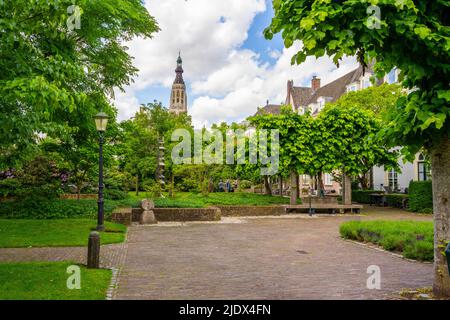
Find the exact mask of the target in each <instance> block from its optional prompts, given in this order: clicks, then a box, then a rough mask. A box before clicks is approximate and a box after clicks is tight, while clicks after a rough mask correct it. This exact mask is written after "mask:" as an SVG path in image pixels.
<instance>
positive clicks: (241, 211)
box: [218, 206, 286, 217]
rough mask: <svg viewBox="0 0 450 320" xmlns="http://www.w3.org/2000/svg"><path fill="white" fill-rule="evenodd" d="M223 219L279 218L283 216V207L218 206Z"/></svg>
mask: <svg viewBox="0 0 450 320" xmlns="http://www.w3.org/2000/svg"><path fill="white" fill-rule="evenodd" d="M218 208H219V209H220V211H221V213H222V216H223V217H246V216H247V217H257V216H280V215H282V214H285V213H286V211H285V208H284V207H283V206H261V207H256V206H218Z"/></svg>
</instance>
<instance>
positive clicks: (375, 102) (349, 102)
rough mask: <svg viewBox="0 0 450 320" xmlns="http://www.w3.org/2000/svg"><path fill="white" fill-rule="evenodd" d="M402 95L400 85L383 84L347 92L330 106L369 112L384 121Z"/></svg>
mask: <svg viewBox="0 0 450 320" xmlns="http://www.w3.org/2000/svg"><path fill="white" fill-rule="evenodd" d="M404 95H405V94H404V93H403V91H402V87H401V86H400V85H398V84H387V83H383V84H382V85H379V86H378V85H376V86H371V87H369V88H366V89H364V90H358V91H351V92H348V93H346V94H344V95H343V96H341V97H340V98H339V99H338V100H337V101H336V102H334V103H333V104H332V105H335V106H337V107H339V108H358V109H362V110H369V111H372V115H375V116H376V117H378V118H380V119H385V118H386V116H387V113H388V111H389V110H392V109H393V108H394V107H395V106H396V103H397V100H398V99H399V98H400V97H401V96H404Z"/></svg>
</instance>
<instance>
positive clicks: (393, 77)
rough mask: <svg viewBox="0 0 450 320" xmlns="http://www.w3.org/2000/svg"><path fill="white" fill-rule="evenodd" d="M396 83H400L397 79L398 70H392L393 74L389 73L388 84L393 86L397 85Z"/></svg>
mask: <svg viewBox="0 0 450 320" xmlns="http://www.w3.org/2000/svg"><path fill="white" fill-rule="evenodd" d="M396 82H398V79H397V69H396V68H394V69H392V70H391V72H389V73H388V75H387V83H388V84H392V83H396Z"/></svg>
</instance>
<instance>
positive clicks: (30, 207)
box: [0, 198, 138, 219]
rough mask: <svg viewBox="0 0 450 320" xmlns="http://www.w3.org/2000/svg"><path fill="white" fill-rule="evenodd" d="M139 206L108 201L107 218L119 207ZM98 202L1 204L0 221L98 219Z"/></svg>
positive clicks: (70, 201)
mask: <svg viewBox="0 0 450 320" xmlns="http://www.w3.org/2000/svg"><path fill="white" fill-rule="evenodd" d="M123 206H135V207H137V206H138V201H136V200H132V199H126V200H119V201H114V200H106V201H105V217H106V219H109V218H110V217H111V212H112V211H113V210H114V209H115V208H118V207H123ZM96 217H97V200H88V199H86V200H85V199H81V200H66V199H51V200H48V199H42V198H28V199H26V200H23V201H20V200H17V201H5V202H1V203H0V219H96Z"/></svg>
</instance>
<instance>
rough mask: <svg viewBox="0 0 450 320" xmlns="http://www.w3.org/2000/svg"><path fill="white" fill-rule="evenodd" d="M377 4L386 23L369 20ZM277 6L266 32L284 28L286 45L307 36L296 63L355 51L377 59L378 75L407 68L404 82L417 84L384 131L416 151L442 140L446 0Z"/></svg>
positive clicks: (449, 36) (447, 71)
mask: <svg viewBox="0 0 450 320" xmlns="http://www.w3.org/2000/svg"><path fill="white" fill-rule="evenodd" d="M371 4H376V5H377V6H378V7H379V8H380V11H381V13H382V17H381V20H380V21H379V22H380V28H373V27H371V28H369V27H368V24H367V22H368V21H369V22H370V16H371V14H370V13H368V12H367V8H368V7H369V6H370V5H371ZM273 6H274V11H275V17H274V18H273V19H272V23H271V25H270V26H269V27H268V28H267V29H266V30H265V31H264V33H265V37H266V38H267V39H271V38H272V37H273V36H274V34H276V33H279V32H281V34H282V37H283V39H284V43H285V46H286V47H287V48H289V47H291V46H292V45H293V44H294V42H295V41H297V40H300V41H302V42H303V46H302V47H301V49H300V51H298V52H297V53H296V54H295V55H294V56H293V57H292V63H297V64H301V63H302V62H304V61H305V60H306V58H307V56H315V57H321V56H324V55H328V56H331V57H333V60H334V62H335V63H336V64H339V61H340V59H341V58H342V57H344V55H356V56H357V57H358V60H359V62H361V63H362V64H363V65H367V63H368V62H370V61H371V60H372V59H375V60H376V65H375V71H376V73H377V76H378V77H379V78H381V77H382V76H383V75H384V74H385V73H387V72H389V71H390V70H392V68H394V67H398V68H399V69H400V70H401V75H400V79H401V80H403V86H404V87H406V88H408V89H414V90H412V91H411V92H410V93H409V95H408V96H407V97H402V98H400V99H399V100H398V102H397V104H396V107H395V108H392V109H391V110H390V112H389V113H390V121H389V122H388V125H387V126H386V128H384V129H385V130H384V135H385V136H387V137H388V138H389V142H390V144H391V145H392V146H399V145H400V146H405V147H408V150H405V151H409V153H410V154H415V153H416V152H417V151H418V150H419V149H420V148H421V147H422V146H426V147H427V148H433V147H435V146H437V145H438V144H439V143H440V141H441V139H442V138H443V137H445V136H448V135H449V133H450V121H449V119H450V117H449V115H450V104H449V102H450V90H449V81H448V79H449V77H450V46H449V44H450V28H449V27H448V9H449V4H448V2H447V1H432V2H430V1H427V0H418V1H413V0H404V1H398V0H386V1H371V2H370V1H341V2H336V1H315V0H298V1H291V0H276V1H273ZM399 39H401V41H400V40H399Z"/></svg>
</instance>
